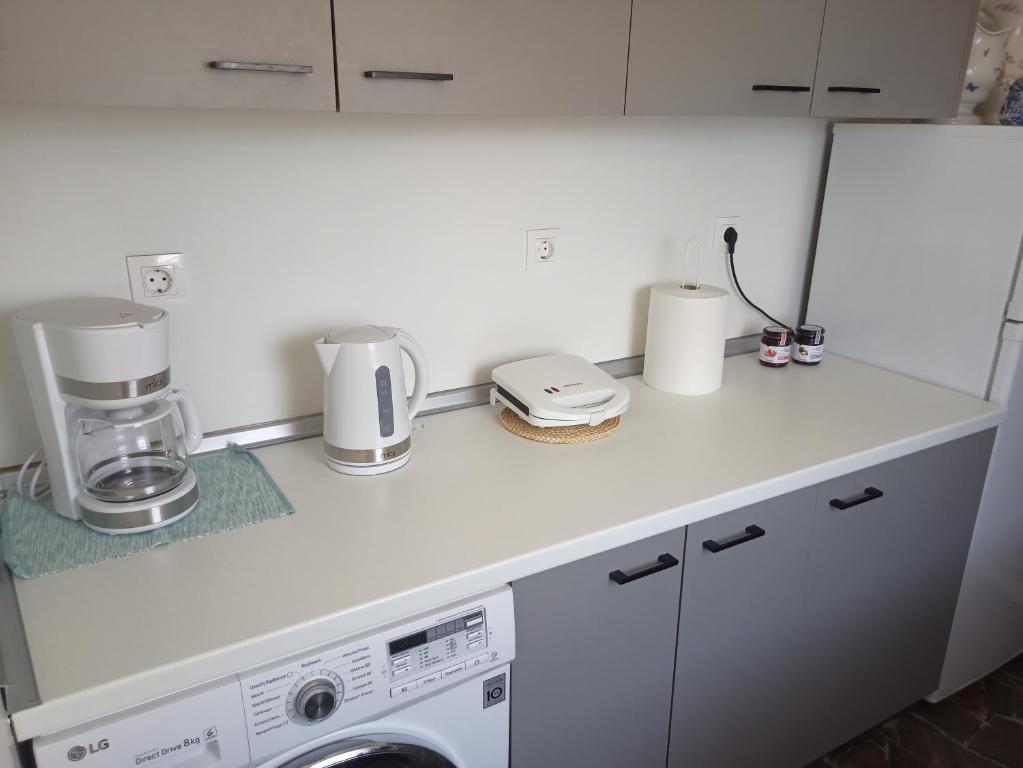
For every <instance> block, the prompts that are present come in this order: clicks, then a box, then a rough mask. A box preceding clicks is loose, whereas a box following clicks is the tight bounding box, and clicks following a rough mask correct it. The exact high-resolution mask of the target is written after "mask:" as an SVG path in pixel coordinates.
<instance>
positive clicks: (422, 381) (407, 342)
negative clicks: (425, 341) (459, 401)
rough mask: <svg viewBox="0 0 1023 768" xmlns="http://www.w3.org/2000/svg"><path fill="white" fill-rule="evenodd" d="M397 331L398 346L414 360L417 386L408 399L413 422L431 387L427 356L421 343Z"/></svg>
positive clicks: (409, 417)
mask: <svg viewBox="0 0 1023 768" xmlns="http://www.w3.org/2000/svg"><path fill="white" fill-rule="evenodd" d="M396 331H397V333H396V335H397V337H398V346H400V347H401V348H402V349H404V350H405V352H406V353H407V354H408V356H409V358H410V359H411V360H412V367H413V369H415V372H416V386H415V387H414V388H413V390H412V396H411V397H410V398H409V399H408V420H409V421H412V419H414V418H415V417H416V414H417V413H419V409H420V408H422V407H423V401H425V400H426V391H427V388H428V387H429V385H430V374H429V370H428V369H427V366H426V356H425V355H424V354H423V348H422V347H420V346H419V342H418V341H416V340H415V339H414V338H412V336H411V335H409V334H408V333H406V332H405V331H403V330H401V329H400V328H398V329H396Z"/></svg>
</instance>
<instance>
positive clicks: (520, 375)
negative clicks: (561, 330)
mask: <svg viewBox="0 0 1023 768" xmlns="http://www.w3.org/2000/svg"><path fill="white" fill-rule="evenodd" d="M492 376H493V378H494V384H496V385H497V386H495V387H494V388H493V389H491V390H490V404H491V405H497V403H498V401H500V402H502V403H504V404H505V405H506V406H508V407H509V408H510V409H511V410H512V411H513V412H514V413H516V414H518V416H519V417H521V418H522V419H523V421H526V422H528V423H529V424H532V425H533V426H535V427H571V426H577V425H580V424H589V425H590V426H592V427H595V426H597V425H598V424H602V423H603V422H605V421H607V420H608V419H611V418H614V417H615V416H620V415H621V414H623V413H625V410H626V409H627V408H628V407H629V390H628V388H627V387H625V386H624V385H623V384H621V383H619V382H618V381H616V380H615V379H614V378H613V377H611V376H610V375H609V374H607V373H605V372H604V371H602V370H601V369H600V368H598V367H597V366H595V365H594V364H593V363H591V362H589V361H588V360H586V359H585V358H582V357H579V356H578V355H547V356H545V357H533V358H530V359H529V360H520V361H518V362H517V363H508V364H507V365H502V366H499V367H497V368H495V369H494V372H493V374H492Z"/></svg>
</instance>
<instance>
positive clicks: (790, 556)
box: [511, 430, 994, 768]
mask: <svg viewBox="0 0 1023 768" xmlns="http://www.w3.org/2000/svg"><path fill="white" fill-rule="evenodd" d="M993 440H994V431H993V430H992V431H989V432H986V433H981V434H977V435H973V436H970V437H966V438H963V439H960V440H956V441H954V442H951V443H947V444H945V445H941V446H938V447H936V448H931V449H929V450H926V451H922V452H919V453H915V454H911V455H909V456H906V457H904V458H900V459H897V460H894V461H890V462H886V463H884V464H880V465H878V466H875V467H870V468H868V469H865V470H862V471H859V472H855V473H852V474H849V475H846V476H843V477H839V478H836V479H834V480H830V481H828V482H825V483H822V484H821V485H818V486H815V487H811V488H806V489H803V490H800V491H796V492H794V493H790V494H787V495H784V496H779V497H777V498H774V499H769V500H767V501H764V502H761V503H758V504H754V505H751V506H748V507H744V508H742V509H738V510H735V511H733V512H729V513H726V514H723V515H719V516H717V517H713V518H710V519H708V520H704V521H702V522H699V523H696V524H693V525H691V526H689V528H688V529H687V530H686V531H681V530H680V531H675V532H671V533H667V534H663V535H661V536H657V537H655V538H652V539H647V540H645V541H641V542H638V543H635V544H630V545H628V546H625V547H621V548H619V549H616V550H613V551H611V552H606V553H603V554H600V555H596V556H594V557H591V558H588V559H586V560H582V561H579V562H576V563H570V564H568V565H565V566H562V567H560V568H556V569H553V570H551V571H547V572H544V573H540V574H537V575H535V576H530V577H528V578H526V579H523V580H521V581H517V582H515V583H514V584H513V585H512V587H513V589H514V595H515V617H516V633H517V657H516V659H515V662H514V666H513V673H514V675H515V694H516V695H515V697H514V700H513V702H512V720H511V727H512V742H511V743H512V753H511V758H512V765H513V766H514V768H535V767H536V766H545V767H549V768H559V767H561V766H565V767H566V768H568V767H574V766H589V767H590V768H603V767H604V766H607V767H608V768H611V767H612V766H625V765H628V766H636V767H637V768H646V767H647V766H649V767H650V768H654V767H657V768H659V767H660V766H663V765H665V760H667V765H668V766H669V768H692V767H694V766H698V768H717V767H720V768H734V767H735V766H747V765H749V766H764V767H765V768H775V767H777V768H788V767H792V768H798V767H799V766H802V765H805V764H807V763H809V762H810V761H812V760H813V759H814V758H816V757H818V756H819V755H821V754H823V753H825V752H827V751H828V750H830V749H832V748H834V747H836V746H838V745H840V744H842V743H843V742H844V741H847V740H848V739H850V738H852V737H854V736H856V735H858V734H859V733H860V732H862V731H864V730H867V729H868V728H870V727H872V726H874V725H876V724H878V723H880V722H882V721H883V720H885V719H886V718H888V717H890V716H891V715H893V714H894V713H895V712H897V711H898V710H900V709H902V708H904V707H906V706H908V705H910V704H912V703H913V702H915V701H917V700H919V699H921V698H923V697H924V696H926V695H928V694H929V693H931V692H933V691H934V690H935V689H936V688H937V686H938V680H939V677H940V675H941V666H942V662H943V660H944V654H945V646H946V644H947V641H948V634H949V630H950V628H951V625H952V618H953V616H954V614H955V606H956V601H957V598H958V595H959V586H960V583H961V581H962V575H963V569H964V566H965V563H966V556H967V553H968V551H969V546H970V539H971V538H972V532H973V525H974V522H975V519H976V515H977V508H978V506H979V503H980V495H981V491H982V490H983V486H984V479H985V476H986V471H987V465H988V459H989V458H990V453H991V446H992V442H993ZM683 554H684V558H683ZM675 559H679V560H682V559H684V568H683V569H681V570H682V573H681V574H680V569H679V568H678V567H677V566H675V565H673V563H674V561H675ZM680 576H681V577H682V578H681V579H680V578H679V577H680ZM616 579H617V581H621V582H623V583H621V584H619V583H616Z"/></svg>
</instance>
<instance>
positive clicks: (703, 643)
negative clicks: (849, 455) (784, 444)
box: [668, 488, 816, 768]
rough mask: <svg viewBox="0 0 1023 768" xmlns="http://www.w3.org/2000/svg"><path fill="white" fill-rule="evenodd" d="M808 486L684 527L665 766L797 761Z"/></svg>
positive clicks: (803, 677)
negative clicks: (679, 598)
mask: <svg viewBox="0 0 1023 768" xmlns="http://www.w3.org/2000/svg"><path fill="white" fill-rule="evenodd" d="M815 499H816V489H815V488H805V489H803V490H801V491H797V492H795V493H790V494H786V495H784V496H780V497H778V498H775V499H770V500H768V501H765V502H761V503H760V504H754V505H752V506H749V507H745V508H743V509H738V510H735V511H734V512H729V513H727V514H724V515H720V516H718V517H713V518H710V519H709V520H704V521H703V522H700V523H697V524H695V525H691V526H689V534H688V536H687V539H686V557H685V574H684V578H683V580H682V610H681V616H680V619H681V620H680V623H679V635H678V654H677V661H676V667H675V694H674V707H673V709H672V720H671V746H670V750H669V760H668V765H669V766H672V767H673V768H674V767H676V766H677V768H692V767H693V766H700V768H710V767H711V766H727V768H736V767H737V766H802V765H804V764H806V763H807V762H809V761H810V760H812V759H813V758H814V757H816V755H815V754H807V751H806V747H805V731H804V722H805V718H806V716H807V714H808V713H807V711H806V701H807V698H808V696H809V694H810V693H811V691H812V690H813V689H812V680H811V679H810V677H809V675H810V672H809V670H807V669H805V668H804V664H803V656H802V652H801V651H802V648H801V646H802V644H803V640H804V638H803V635H802V632H801V627H802V626H803V622H804V618H803V617H804V615H805V599H806V588H807V586H806V581H805V579H806V560H807V555H808V553H809V550H810V533H811V530H810V528H811V527H810V525H808V523H809V521H810V517H811V515H812V514H813V505H814V501H815Z"/></svg>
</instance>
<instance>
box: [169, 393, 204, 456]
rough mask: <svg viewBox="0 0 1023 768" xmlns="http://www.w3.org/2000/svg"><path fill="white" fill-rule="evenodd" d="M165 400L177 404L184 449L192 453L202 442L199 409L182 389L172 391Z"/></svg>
mask: <svg viewBox="0 0 1023 768" xmlns="http://www.w3.org/2000/svg"><path fill="white" fill-rule="evenodd" d="M167 399H168V400H170V401H171V402H172V403H175V404H177V406H178V411H180V413H181V420H182V422H184V425H185V449H186V450H187V451H188V452H189V453H194V452H195V451H197V450H198V449H199V444H200V443H201V442H202V427H201V426H200V424H199V409H198V408H196V407H195V401H194V400H193V399H192V396H191V395H190V394H188V393H187V392H185V390H183V389H172V390H171V391H170V394H169V395H167Z"/></svg>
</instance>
